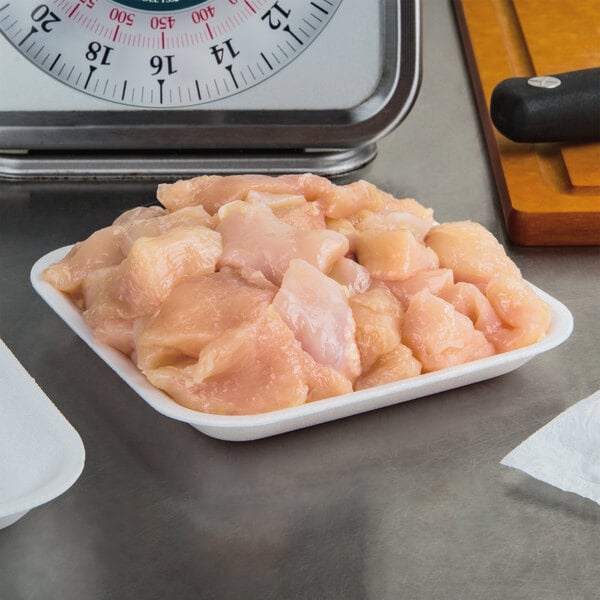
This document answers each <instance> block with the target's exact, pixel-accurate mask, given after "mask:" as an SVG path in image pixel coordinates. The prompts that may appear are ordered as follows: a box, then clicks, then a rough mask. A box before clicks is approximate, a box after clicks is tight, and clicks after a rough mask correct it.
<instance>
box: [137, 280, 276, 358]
mask: <svg viewBox="0 0 600 600" xmlns="http://www.w3.org/2000/svg"><path fill="white" fill-rule="evenodd" d="M276 293H277V288H276V287H275V286H274V285H273V284H272V283H270V282H269V281H267V280H266V279H265V278H264V277H263V276H262V274H261V273H259V272H258V271H226V270H224V271H221V272H218V273H212V274H210V275H207V276H204V277H195V278H194V279H190V280H188V281H185V282H184V283H182V284H180V285H178V286H177V287H176V288H174V289H173V291H172V292H171V294H170V295H169V296H168V297H167V298H166V300H165V301H164V302H163V303H162V304H161V306H160V308H159V310H158V311H157V312H156V313H155V314H154V315H152V316H151V317H150V318H149V319H148V320H147V322H146V323H145V324H144V325H143V326H140V327H138V331H137V334H136V339H135V345H136V348H137V362H138V366H139V367H140V368H141V369H156V368H158V367H162V366H166V365H169V364H170V365H173V364H176V363H178V362H182V361H185V360H186V359H187V358H194V359H197V358H198V355H199V354H200V351H201V350H202V348H204V346H206V344H208V343H209V342H211V341H212V340H214V339H216V338H218V337H219V336H220V335H222V334H223V333H224V332H225V331H226V330H228V329H231V328H235V327H239V326H240V325H242V324H243V323H244V322H245V321H251V320H254V319H256V318H258V317H259V316H260V315H261V314H262V313H263V312H264V311H265V310H266V309H267V308H268V306H269V305H270V303H271V301H272V300H273V297H274V296H275V294H276Z"/></svg>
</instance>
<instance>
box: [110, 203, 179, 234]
mask: <svg viewBox="0 0 600 600" xmlns="http://www.w3.org/2000/svg"><path fill="white" fill-rule="evenodd" d="M167 214H169V213H168V212H167V211H166V210H165V209H164V208H163V207H162V206H156V205H154V206H136V207H135V208H131V209H129V210H126V211H125V212H124V213H122V214H120V215H119V216H118V217H117V218H116V219H115V220H114V221H113V223H112V224H113V225H119V226H120V227H123V228H124V229H127V227H130V226H131V225H134V224H135V223H139V222H140V221H147V220H148V219H153V218H155V217H163V216H164V215H167Z"/></svg>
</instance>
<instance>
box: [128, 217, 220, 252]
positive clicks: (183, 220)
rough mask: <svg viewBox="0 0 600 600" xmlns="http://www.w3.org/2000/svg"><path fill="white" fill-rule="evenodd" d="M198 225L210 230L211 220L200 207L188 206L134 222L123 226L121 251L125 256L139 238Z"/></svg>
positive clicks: (212, 225)
mask: <svg viewBox="0 0 600 600" xmlns="http://www.w3.org/2000/svg"><path fill="white" fill-rule="evenodd" d="M197 225H200V226H202V227H208V228H209V229H212V228H213V227H214V225H215V223H214V220H213V218H212V217H211V216H210V215H209V214H208V213H207V212H206V211H205V210H204V208H202V207H201V206H189V207H185V208H182V209H180V210H178V211H176V212H174V213H165V214H164V215H158V216H154V217H152V218H147V219H140V220H136V221H135V222H133V223H130V224H129V225H127V226H124V232H123V237H122V240H121V251H122V252H123V256H127V255H128V254H129V251H130V250H131V246H133V243H134V242H135V241H136V240H137V239H139V238H141V237H156V236H158V235H162V234H163V233H167V231H171V229H175V228H176V227H194V226H197Z"/></svg>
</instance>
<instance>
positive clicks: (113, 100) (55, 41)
mask: <svg viewBox="0 0 600 600" xmlns="http://www.w3.org/2000/svg"><path fill="white" fill-rule="evenodd" d="M0 32H2V34H3V36H0V78H1V80H2V81H3V82H4V83H3V85H2V86H1V87H0V176H1V177H4V178H48V177H50V178H83V179H85V178H90V177H91V178H122V177H142V178H162V179H165V178H173V177H182V176H186V175H192V174H198V173H201V172H210V173H243V172H253V171H260V172H268V173H276V172H305V171H312V172H315V173H320V174H325V175H334V174H338V173H343V172H348V171H351V170H353V169H356V168H358V167H360V166H362V165H364V164H366V163H367V162H368V161H369V160H371V159H372V158H373V157H374V156H375V153H376V141H377V140H378V139H379V138H381V137H382V136H384V135H385V134H387V133H389V132H390V131H391V130H392V129H393V128H395V127H396V126H397V125H398V124H399V123H400V122H401V121H402V119H403V118H404V117H405V116H406V115H407V114H408V112H409V110H410V108H411V106H412V104H413V102H414V100H415V98H416V95H417V92H418V88H419V83H420V75H421V57H420V40H421V31H420V5H419V0H363V1H362V2H352V1H351V0H0Z"/></svg>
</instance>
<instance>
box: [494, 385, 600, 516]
mask: <svg viewBox="0 0 600 600" xmlns="http://www.w3.org/2000/svg"><path fill="white" fill-rule="evenodd" d="M501 464H503V465H506V466H508V467H513V468H515V469H519V470H521V471H524V472H525V473H527V474H528V475H531V476H532V477H535V478H536V479H539V480H540V481H544V482H546V483H549V484H551V485H553V486H555V487H557V488H559V489H561V490H564V491H566V492H573V493H575V494H579V495H580V496H583V497H585V498H589V499H590V500H593V501H594V502H597V503H598V504H600V390H598V391H597V392H596V393H594V394H592V395H591V396H589V397H587V398H585V399H584V400H581V401H580V402H578V403H577V404H575V405H573V406H571V407H570V408H568V409H567V410H566V411H564V412H563V413H561V414H560V415H558V416H557V417H556V418H554V419H553V420H552V421H550V422H549V423H548V424H547V425H545V426H544V427H542V428H541V429H539V430H538V431H536V432H535V433H534V434H533V435H531V436H530V437H529V438H527V439H526V440H525V441H524V442H523V443H522V444H520V445H519V446H517V447H516V448H515V449H514V450H513V451H512V452H510V453H509V454H508V455H506V456H505V457H504V458H503V459H502V461H501Z"/></svg>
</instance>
